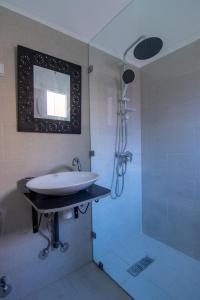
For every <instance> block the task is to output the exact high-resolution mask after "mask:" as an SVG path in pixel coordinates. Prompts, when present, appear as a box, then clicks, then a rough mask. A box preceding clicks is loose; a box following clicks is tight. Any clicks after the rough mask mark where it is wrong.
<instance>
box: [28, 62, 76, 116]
mask: <svg viewBox="0 0 200 300" xmlns="http://www.w3.org/2000/svg"><path fill="white" fill-rule="evenodd" d="M33 77H34V80H33V82H34V118H41V119H53V120H63V121H70V76H69V75H67V74H63V73H60V72H55V71H52V70H49V69H46V68H42V67H39V66H35V65H34V66H33Z"/></svg>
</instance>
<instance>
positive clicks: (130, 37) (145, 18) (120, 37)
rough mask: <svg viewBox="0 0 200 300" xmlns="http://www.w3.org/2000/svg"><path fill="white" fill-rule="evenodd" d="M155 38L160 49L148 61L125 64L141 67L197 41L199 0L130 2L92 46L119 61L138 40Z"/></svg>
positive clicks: (130, 53) (199, 24) (129, 58)
mask: <svg viewBox="0 0 200 300" xmlns="http://www.w3.org/2000/svg"><path fill="white" fill-rule="evenodd" d="M141 35H145V36H146V37H150V36H158V37H160V38H162V40H163V49H162V50H161V52H160V53H159V54H158V55H156V56H155V57H154V58H152V59H148V60H143V61H139V60H137V59H135V58H134V57H133V52H132V51H130V52H129V55H128V57H127V58H128V62H130V63H132V64H133V65H135V66H138V67H143V66H144V65H146V64H148V63H150V62H152V61H154V60H156V59H158V58H160V57H163V56H165V55H167V54H169V53H171V52H173V51H175V50H177V49H179V48H181V47H183V46H185V45H187V44H189V43H191V42H193V41H195V40H198V39H199V38H200V0H167V1H166V0H134V1H133V2H132V3H131V4H130V5H129V6H128V7H127V8H126V9H124V10H123V11H122V12H121V13H120V14H119V15H118V16H117V18H114V19H113V21H112V22H111V23H110V24H109V25H108V26H106V27H105V28H104V29H103V30H102V31H101V32H100V34H98V35H97V36H96V37H95V38H94V39H93V40H92V41H91V43H92V45H94V46H95V47H97V48H100V49H102V50H104V51H106V52H109V53H110V54H113V55H115V56H117V57H120V58H122V57H123V53H124V51H125V50H126V48H127V47H128V46H129V45H130V44H131V43H133V41H135V40H136V39H137V38H138V37H139V36H141Z"/></svg>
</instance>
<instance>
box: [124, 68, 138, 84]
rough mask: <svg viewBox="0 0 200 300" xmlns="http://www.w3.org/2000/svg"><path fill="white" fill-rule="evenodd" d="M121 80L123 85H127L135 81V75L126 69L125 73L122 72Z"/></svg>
mask: <svg viewBox="0 0 200 300" xmlns="http://www.w3.org/2000/svg"><path fill="white" fill-rule="evenodd" d="M122 79H123V81H124V83H125V84H129V83H131V82H132V81H133V80H134V79H135V73H134V72H133V70H131V69H127V70H126V71H124V73H123V75H122Z"/></svg>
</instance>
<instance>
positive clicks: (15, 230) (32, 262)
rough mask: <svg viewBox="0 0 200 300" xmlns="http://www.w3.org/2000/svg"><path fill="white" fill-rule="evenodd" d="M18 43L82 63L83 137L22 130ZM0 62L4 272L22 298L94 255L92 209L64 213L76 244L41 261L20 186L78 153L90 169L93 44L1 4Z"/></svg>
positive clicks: (66, 237) (65, 228)
mask: <svg viewBox="0 0 200 300" xmlns="http://www.w3.org/2000/svg"><path fill="white" fill-rule="evenodd" d="M18 44H20V45H23V46H27V47H29V48H32V49H35V50H38V51H41V52H44V53H47V54H50V55H53V56H56V57H58V58H62V59H64V60H68V61H71V62H74V63H76V64H80V65H82V134H81V135H62V134H40V133H23V132H17V131H16V128H17V125H16V88H17V85H16V46H17V45H18ZM0 62H1V63H4V64H5V76H4V77H0V213H1V220H0V225H1V235H0V276H2V275H4V274H5V275H7V277H8V280H9V282H10V283H11V284H12V286H13V290H12V293H11V294H10V296H9V297H8V299H14V300H17V299H18V297H20V296H22V295H25V294H27V293H29V292H31V291H32V290H33V289H36V288H39V287H40V286H42V285H45V284H46V283H49V282H51V281H53V280H55V279H57V278H58V277H60V276H62V275H63V274H66V273H68V272H71V271H72V270H74V269H76V268H78V267H79V266H80V265H82V264H84V263H86V262H88V261H89V260H90V259H91V240H90V230H91V217H90V212H89V213H88V214H87V215H85V216H83V217H81V216H80V218H79V219H78V220H71V221H65V222H64V221H63V220H62V217H61V229H60V230H61V232H60V236H61V239H62V240H63V241H68V242H69V243H70V249H69V251H68V252H66V253H65V254H62V253H60V251H54V252H52V253H51V254H50V256H49V258H48V259H47V260H46V261H41V260H39V259H38V257H37V256H38V253H39V251H40V250H41V249H42V248H43V247H44V246H45V245H46V243H45V241H44V239H43V238H41V237H40V236H39V235H38V234H36V235H34V234H32V228H31V208H30V205H29V204H28V203H27V202H26V200H25V199H24V198H23V196H22V194H20V192H19V191H17V189H16V182H17V181H18V180H19V179H21V178H24V177H27V176H28V177H29V176H38V175H41V174H45V173H47V172H50V171H52V170H57V169H58V170H59V168H60V167H62V168H64V167H66V166H67V165H71V162H72V158H73V157H74V156H79V157H80V159H81V162H82V165H83V168H84V169H85V170H88V169H89V168H90V162H89V149H90V136H89V131H90V130H89V95H88V74H87V67H88V46H87V45H86V44H84V43H82V42H80V41H78V40H75V39H73V38H71V37H67V36H66V35H64V34H61V33H59V32H56V31H55V30H53V29H50V28H48V27H46V26H44V25H41V24H39V23H37V22H34V21H32V20H30V19H27V18H25V17H22V16H20V15H17V14H15V13H12V12H10V11H8V10H6V9H4V8H2V7H0Z"/></svg>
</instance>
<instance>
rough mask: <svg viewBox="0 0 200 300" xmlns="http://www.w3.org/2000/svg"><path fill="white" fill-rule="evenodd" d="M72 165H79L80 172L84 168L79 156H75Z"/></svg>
mask: <svg viewBox="0 0 200 300" xmlns="http://www.w3.org/2000/svg"><path fill="white" fill-rule="evenodd" d="M72 166H73V167H77V169H78V171H79V172H80V171H81V170H82V166H81V162H80V159H79V158H78V157H74V158H73V160H72Z"/></svg>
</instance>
